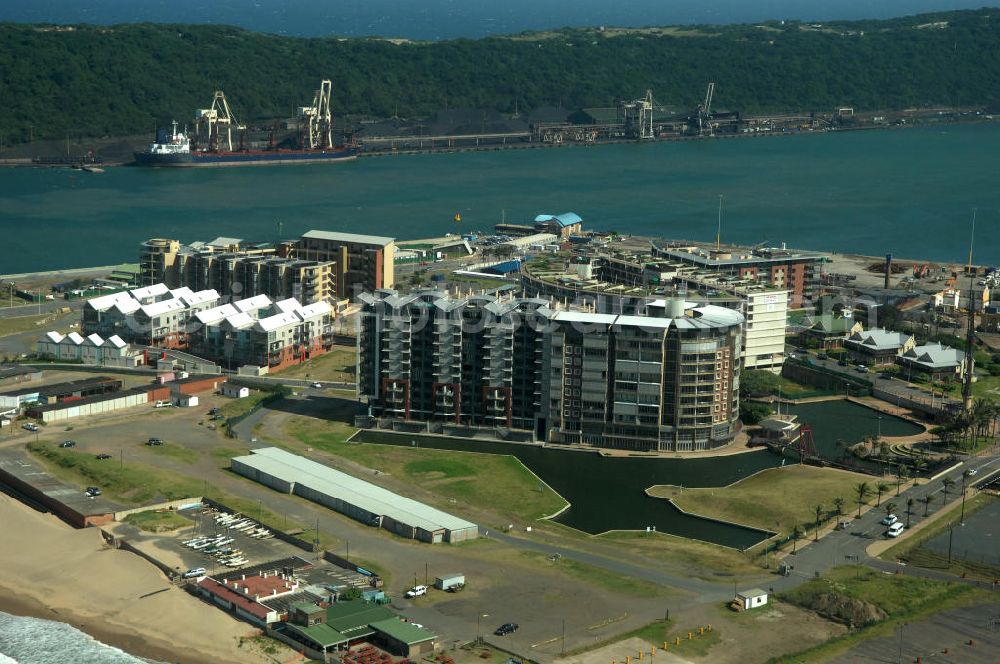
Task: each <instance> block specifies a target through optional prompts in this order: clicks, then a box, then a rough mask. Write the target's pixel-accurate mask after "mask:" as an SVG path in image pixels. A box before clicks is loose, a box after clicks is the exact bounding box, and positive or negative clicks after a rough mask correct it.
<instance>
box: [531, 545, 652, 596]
mask: <svg viewBox="0 0 1000 664" xmlns="http://www.w3.org/2000/svg"><path fill="white" fill-rule="evenodd" d="M520 553H521V556H522V557H523V558H526V559H528V560H529V561H531V562H532V564H533V566H534V567H536V568H542V569H552V570H556V571H558V572H561V573H562V574H565V575H566V576H568V577H570V578H573V579H576V580H577V581H582V582H584V583H588V584H591V585H594V586H598V587H600V588H604V589H605V590H610V591H613V592H615V593H623V594H626V595H631V596H632V597H646V598H651V597H664V596H666V595H668V594H670V592H671V590H670V589H669V588H667V587H666V586H661V585H659V584H657V583H650V582H649V581H642V580H640V579H636V578H633V577H631V576H626V575H624V574H617V573H615V572H612V571H609V570H606V569H604V568H601V567H596V566H594V565H588V564H587V563H582V562H579V561H576V560H570V559H568V558H556V559H552V558H549V557H547V556H546V555H545V554H544V553H539V552H537V551H521V552H520Z"/></svg>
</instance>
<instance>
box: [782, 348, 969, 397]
mask: <svg viewBox="0 0 1000 664" xmlns="http://www.w3.org/2000/svg"><path fill="white" fill-rule="evenodd" d="M785 353H786V355H787V356H789V357H791V356H794V357H795V358H796V359H803V360H808V361H809V362H811V363H812V364H813V365H814V366H817V367H821V368H823V369H827V370H829V371H833V372H835V373H839V374H842V375H843V376H844V378H845V382H844V389H845V391H846V389H847V382H846V379H848V378H855V379H857V378H862V379H865V380H870V381H872V382H873V383H875V386H876V387H878V388H879V389H880V390H885V391H886V392H889V393H890V394H892V395H894V396H896V397H899V398H901V399H908V400H911V401H916V402H918V403H923V404H926V405H928V406H930V407H932V408H939V409H940V408H941V404H942V403H944V404H953V405H958V404H960V403H961V401H960V400H958V399H953V398H950V397H944V396H942V395H941V394H937V393H935V394H933V395H932V394H931V393H930V392H928V391H927V390H924V389H921V388H919V387H917V386H915V385H913V384H911V383H908V382H907V381H906V380H900V379H897V378H882V377H881V374H879V373H878V372H868V373H861V372H859V371H858V370H857V369H856V368H855V367H854V365H849V366H846V367H845V366H842V365H840V364H838V362H837V361H836V360H830V359H823V358H820V357H819V356H817V355H814V354H812V353H802V352H801V351H800V350H797V349H796V348H795V347H794V346H786V347H785ZM897 404H899V402H897Z"/></svg>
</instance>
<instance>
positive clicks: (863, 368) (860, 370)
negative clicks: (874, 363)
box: [854, 364, 868, 373]
mask: <svg viewBox="0 0 1000 664" xmlns="http://www.w3.org/2000/svg"><path fill="white" fill-rule="evenodd" d="M854 369H855V371H857V372H858V373H868V367H866V366H865V365H863V364H859V365H858V366H856V367H854Z"/></svg>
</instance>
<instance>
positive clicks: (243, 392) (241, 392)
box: [222, 383, 250, 399]
mask: <svg viewBox="0 0 1000 664" xmlns="http://www.w3.org/2000/svg"><path fill="white" fill-rule="evenodd" d="M222 396H224V397H230V398H231V399H245V398H247V397H248V396H250V388H249V387H246V386H244V385H233V384H232V383H225V384H223V386H222Z"/></svg>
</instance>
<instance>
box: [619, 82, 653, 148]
mask: <svg viewBox="0 0 1000 664" xmlns="http://www.w3.org/2000/svg"><path fill="white" fill-rule="evenodd" d="M653 107H654V104H653V91H652V90H646V96H645V97H644V98H642V99H636V100H635V101H630V102H622V103H621V105H620V107H619V108H620V113H621V123H622V125H623V126H624V129H625V134H626V136H629V137H630V138H640V139H645V138H653Z"/></svg>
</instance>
